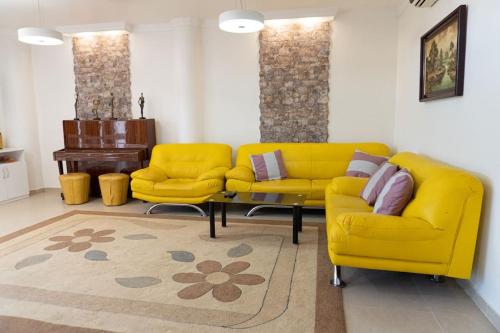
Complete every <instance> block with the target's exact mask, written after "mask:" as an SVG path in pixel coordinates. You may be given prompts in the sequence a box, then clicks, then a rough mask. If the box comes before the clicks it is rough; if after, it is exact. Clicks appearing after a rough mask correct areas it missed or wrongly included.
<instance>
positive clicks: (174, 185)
mask: <svg viewBox="0 0 500 333" xmlns="http://www.w3.org/2000/svg"><path fill="white" fill-rule="evenodd" d="M132 182H133V187H134V189H135V191H136V192H140V193H142V194H146V195H152V196H159V197H181V198H189V197H201V196H206V195H209V194H213V193H217V192H219V191H222V189H223V186H224V182H223V181H222V180H221V179H207V180H201V181H198V180H196V179H167V180H164V181H162V182H158V183H154V182H152V181H148V180H141V179H134V180H133V181H132Z"/></svg>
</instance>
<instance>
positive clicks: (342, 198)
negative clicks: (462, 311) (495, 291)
mask: <svg viewBox="0 0 500 333" xmlns="http://www.w3.org/2000/svg"><path fill="white" fill-rule="evenodd" d="M390 162H391V163H393V164H397V165H399V166H400V167H401V168H406V169H408V170H409V171H410V173H411V174H412V176H413V178H414V181H415V189H414V198H413V200H412V201H411V202H410V203H409V204H408V206H407V207H406V208H405V210H404V211H403V213H402V216H385V215H378V214H374V213H372V209H373V207H370V206H369V205H368V204H366V202H365V201H364V200H363V199H361V197H360V192H361V190H362V188H363V186H364V185H363V184H364V183H366V180H360V179H356V178H351V177H340V178H336V179H334V180H333V181H332V182H331V183H330V184H329V185H328V186H327V188H326V192H325V195H326V221H327V239H328V252H329V255H330V259H331V262H332V263H333V265H334V276H333V279H332V283H333V284H334V285H335V286H339V287H342V286H343V285H344V283H343V281H342V279H341V276H340V267H341V266H351V267H359V268H368V269H380V270H391V271H400V272H411V273H420V274H430V275H433V276H434V278H435V279H436V280H439V278H440V277H441V276H449V277H454V278H461V279H469V278H470V275H471V270H472V264H473V258H474V251H475V245H476V237H477V231H478V227H479V220H480V215H481V203H482V198H483V186H482V184H481V182H480V181H479V180H478V179H477V178H475V177H474V176H472V175H470V174H469V173H467V172H465V171H463V170H460V169H457V168H453V167H450V166H447V165H444V164H441V163H438V162H435V161H433V160H431V159H429V158H426V157H423V156H420V155H416V154H412V153H400V154H397V155H395V156H394V157H393V158H391V159H390Z"/></svg>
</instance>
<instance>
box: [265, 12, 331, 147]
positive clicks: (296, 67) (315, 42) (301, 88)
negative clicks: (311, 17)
mask: <svg viewBox="0 0 500 333" xmlns="http://www.w3.org/2000/svg"><path fill="white" fill-rule="evenodd" d="M259 41H260V112H261V117H260V124H261V125H260V133H261V142H326V141H327V140H328V114H329V112H328V100H329V96H328V94H329V84H328V78H329V67H330V66H329V64H330V62H329V55H330V23H329V22H322V23H318V24H316V25H315V26H314V27H307V26H304V25H301V24H288V25H284V26H283V25H280V26H276V27H275V26H270V25H266V27H265V28H264V30H262V31H261V33H260V37H259Z"/></svg>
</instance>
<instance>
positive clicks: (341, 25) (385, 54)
mask: <svg viewBox="0 0 500 333" xmlns="http://www.w3.org/2000/svg"><path fill="white" fill-rule="evenodd" d="M396 41H397V15H396V12H395V11H392V10H388V9H385V10H351V11H345V12H339V13H338V15H337V16H336V17H335V21H334V22H333V39H332V53H331V68H330V76H331V79H330V101H331V102H330V125H329V132H330V140H331V141H380V142H384V143H387V144H392V141H393V128H394V105H395V98H396V96H395V84H396V66H395V64H396V55H397V43H396Z"/></svg>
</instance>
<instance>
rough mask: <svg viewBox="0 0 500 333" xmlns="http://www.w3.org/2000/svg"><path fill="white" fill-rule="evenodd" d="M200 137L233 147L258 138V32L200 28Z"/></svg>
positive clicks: (257, 140)
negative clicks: (201, 64) (201, 126)
mask: <svg viewBox="0 0 500 333" xmlns="http://www.w3.org/2000/svg"><path fill="white" fill-rule="evenodd" d="M203 46H204V48H203V66H202V67H203V79H202V80H203V87H204V89H203V107H204V109H203V113H204V138H205V141H210V142H226V143H229V144H231V145H232V146H233V148H234V150H236V149H237V147H238V146H239V145H241V144H244V143H252V142H259V140H260V130H259V126H260V120H259V117H260V109H259V93H260V90H259V42H258V34H241V35H239V34H231V33H227V32H223V31H221V30H219V28H218V27H217V25H216V24H207V25H206V26H205V27H204V29H203Z"/></svg>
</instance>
